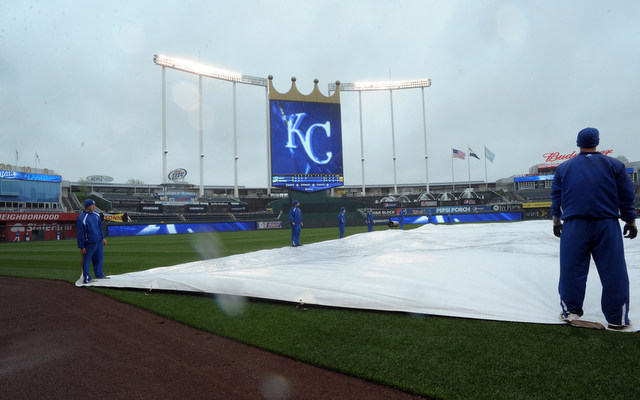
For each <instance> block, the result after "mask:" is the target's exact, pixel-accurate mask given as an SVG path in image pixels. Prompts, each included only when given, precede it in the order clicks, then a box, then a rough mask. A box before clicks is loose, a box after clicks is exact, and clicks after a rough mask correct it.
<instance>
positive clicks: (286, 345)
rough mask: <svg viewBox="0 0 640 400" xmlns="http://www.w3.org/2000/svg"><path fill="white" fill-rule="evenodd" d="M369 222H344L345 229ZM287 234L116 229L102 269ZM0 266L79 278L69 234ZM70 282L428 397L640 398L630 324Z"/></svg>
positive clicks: (323, 233)
mask: <svg viewBox="0 0 640 400" xmlns="http://www.w3.org/2000/svg"><path fill="white" fill-rule="evenodd" d="M365 229H366V228H365V227H362V228H354V227H348V228H347V235H349V234H356V233H361V232H364V230H365ZM380 229H386V228H383V227H380ZM337 234H338V229H337V228H331V229H330V228H318V229H305V230H303V234H302V241H303V243H311V242H317V241H322V240H327V239H334V238H336V237H337ZM289 240H290V233H289V231H287V230H277V231H249V232H228V233H217V234H194V235H171V236H153V237H151V236H146V237H131V238H111V239H109V245H108V246H107V248H106V249H105V272H106V273H108V274H120V273H124V272H131V271H138V270H145V269H149V268H153V267H159V266H167V265H174V264H178V263H184V262H189V261H194V260H200V259H202V258H203V257H223V256H227V255H231V254H238V253H244V252H250V251H255V250H260V249H266V248H275V247H283V246H286V245H288V243H289ZM0 275H8V276H22V277H32V278H46V279H56V280H62V281H67V282H70V283H71V282H75V280H76V279H77V278H78V277H79V275H80V256H79V250H78V249H77V247H76V243H75V240H65V241H47V242H30V243H3V244H0ZM69 290H94V291H96V292H100V293H102V294H104V295H107V296H110V297H113V298H115V299H118V300H120V301H123V302H127V303H130V304H133V305H135V306H138V307H140V308H144V309H147V310H150V311H152V312H154V313H157V314H160V315H163V316H165V317H168V318H170V319H173V320H176V321H179V322H182V323H184V324H187V325H191V326H193V327H195V328H198V329H201V330H204V331H208V332H211V333H214V334H217V335H221V336H225V337H228V338H232V339H235V340H238V341H241V342H244V343H248V344H251V345H254V346H257V347H260V348H263V349H266V350H269V351H272V352H275V353H279V354H283V355H285V356H288V357H291V358H294V359H297V360H301V361H304V362H308V363H311V364H314V365H318V366H320V367H323V368H328V369H332V370H335V371H339V372H342V373H346V374H349V375H353V376H358V377H362V378H364V379H367V380H370V381H375V382H379V383H382V384H385V385H388V386H393V387H396V388H399V389H402V390H405V391H408V392H412V393H417V394H420V395H423V396H429V397H433V398H441V399H634V398H640V367H638V360H640V335H639V334H637V333H619V332H609V331H592V330H587V329H576V328H571V327H568V326H564V325H541V324H523V323H509V322H491V321H480V320H468V319H460V318H446V317H430V316H425V315H407V314H404V313H389V312H372V311H359V310H346V309H335V308H326V307H314V306H307V307H308V309H307V311H298V310H296V307H295V304H288V303H281V302H269V301H259V300H255V299H254V300H243V299H237V298H229V297H217V296H215V295H204V294H190V293H170V292H151V293H150V294H148V295H145V291H143V290H124V289H98V288H93V289H89V288H76V287H75V286H72V285H69ZM632 295H633V294H632ZM636 295H638V294H636ZM504 301H505V302H508V301H509V299H504Z"/></svg>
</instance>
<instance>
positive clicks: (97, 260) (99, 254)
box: [82, 241, 104, 281]
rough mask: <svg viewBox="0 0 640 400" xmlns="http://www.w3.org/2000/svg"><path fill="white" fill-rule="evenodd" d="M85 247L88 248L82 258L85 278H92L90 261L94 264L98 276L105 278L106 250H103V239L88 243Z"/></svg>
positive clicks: (86, 279) (94, 270) (87, 279)
mask: <svg viewBox="0 0 640 400" xmlns="http://www.w3.org/2000/svg"><path fill="white" fill-rule="evenodd" d="M85 248H86V249H87V253H86V254H85V255H84V259H83V260H82V274H83V275H84V280H85V281H89V280H91V274H89V263H91V264H93V272H94V273H95V276H96V278H103V277H104V274H103V273H102V259H103V258H104V252H103V250H102V241H99V242H95V243H87V244H86V247H85Z"/></svg>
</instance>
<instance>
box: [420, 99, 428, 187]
mask: <svg viewBox="0 0 640 400" xmlns="http://www.w3.org/2000/svg"><path fill="white" fill-rule="evenodd" d="M420 89H421V90H422V127H423V128H424V167H425V173H426V177H427V193H429V153H428V152H427V117H426V111H425V106H424V87H422V88H420Z"/></svg>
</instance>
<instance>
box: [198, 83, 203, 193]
mask: <svg viewBox="0 0 640 400" xmlns="http://www.w3.org/2000/svg"><path fill="white" fill-rule="evenodd" d="M198 78H199V81H200V82H199V83H200V85H199V89H200V96H199V104H198V108H199V113H200V126H199V128H198V131H199V139H200V196H204V143H203V138H202V75H198Z"/></svg>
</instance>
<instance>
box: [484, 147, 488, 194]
mask: <svg viewBox="0 0 640 400" xmlns="http://www.w3.org/2000/svg"><path fill="white" fill-rule="evenodd" d="M484 188H485V189H489V179H488V178H487V145H486V144H485V145H484Z"/></svg>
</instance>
